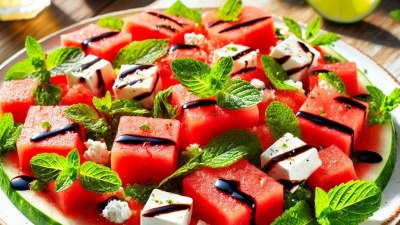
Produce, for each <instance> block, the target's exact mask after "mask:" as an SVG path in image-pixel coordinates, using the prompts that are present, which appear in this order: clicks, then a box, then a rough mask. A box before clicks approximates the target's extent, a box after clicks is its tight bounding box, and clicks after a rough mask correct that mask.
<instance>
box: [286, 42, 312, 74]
mask: <svg viewBox="0 0 400 225" xmlns="http://www.w3.org/2000/svg"><path fill="white" fill-rule="evenodd" d="M297 44H298V45H299V46H300V48H301V49H302V50H303V51H304V52H305V53H310V54H311V61H310V62H309V63H308V64H306V65H304V66H302V67H297V68H293V69H290V70H287V71H286V74H287V75H288V76H291V75H293V74H296V73H298V72H300V71H302V70H304V69H306V68H309V67H310V65H311V64H312V62H313V61H314V58H315V54H314V53H313V52H312V51H310V49H309V48H308V47H307V45H306V44H304V43H303V42H300V41H298V42H297Z"/></svg>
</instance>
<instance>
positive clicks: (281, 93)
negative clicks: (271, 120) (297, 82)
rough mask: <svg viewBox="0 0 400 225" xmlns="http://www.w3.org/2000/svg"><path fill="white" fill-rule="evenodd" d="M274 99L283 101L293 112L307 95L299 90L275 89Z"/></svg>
mask: <svg viewBox="0 0 400 225" xmlns="http://www.w3.org/2000/svg"><path fill="white" fill-rule="evenodd" d="M275 100H276V101H279V102H282V103H285V104H286V105H288V106H289V107H290V108H291V109H292V110H293V112H295V113H296V112H298V111H299V109H300V107H301V106H302V105H303V104H304V102H305V101H306V100H307V96H306V95H305V93H304V92H302V91H300V90H296V91H288V90H276V92H275Z"/></svg>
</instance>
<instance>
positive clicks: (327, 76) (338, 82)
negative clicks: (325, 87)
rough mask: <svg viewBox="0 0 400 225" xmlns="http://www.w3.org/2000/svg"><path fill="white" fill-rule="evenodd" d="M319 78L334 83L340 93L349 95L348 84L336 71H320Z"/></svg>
mask: <svg viewBox="0 0 400 225" xmlns="http://www.w3.org/2000/svg"><path fill="white" fill-rule="evenodd" d="M318 80H324V81H326V82H328V84H330V85H332V86H333V87H334V88H335V89H336V90H337V91H338V92H339V93H341V94H344V95H347V92H346V85H345V84H344V82H343V80H342V78H340V77H339V76H338V75H337V73H335V72H327V73H319V74H318Z"/></svg>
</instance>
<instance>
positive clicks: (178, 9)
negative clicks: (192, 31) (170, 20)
mask: <svg viewBox="0 0 400 225" xmlns="http://www.w3.org/2000/svg"><path fill="white" fill-rule="evenodd" d="M165 13H167V14H170V15H175V16H180V17H184V18H188V19H190V20H193V21H195V22H196V23H198V24H201V13H200V12H199V11H197V10H194V9H190V8H188V7H187V6H186V5H185V4H183V3H182V2H181V1H179V0H177V1H176V2H175V3H174V4H172V5H171V6H170V7H169V8H168V9H167V10H166V11H165Z"/></svg>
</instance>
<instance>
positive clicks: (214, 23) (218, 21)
mask: <svg viewBox="0 0 400 225" xmlns="http://www.w3.org/2000/svg"><path fill="white" fill-rule="evenodd" d="M223 23H225V22H224V21H223V20H217V21H215V22H213V23H209V24H208V25H207V27H208V28H211V27H214V26H218V25H220V24H223Z"/></svg>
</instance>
